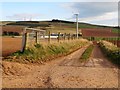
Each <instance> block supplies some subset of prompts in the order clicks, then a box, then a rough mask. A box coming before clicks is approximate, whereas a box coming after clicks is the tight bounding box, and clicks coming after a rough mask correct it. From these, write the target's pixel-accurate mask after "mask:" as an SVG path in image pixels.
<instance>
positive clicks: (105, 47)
mask: <svg viewBox="0 0 120 90" xmlns="http://www.w3.org/2000/svg"><path fill="white" fill-rule="evenodd" d="M99 45H100V47H101V49H102V51H103V52H104V53H105V54H106V56H107V57H108V58H109V59H110V60H111V61H112V62H113V63H114V64H116V65H118V66H119V67H120V48H118V47H117V46H115V45H114V44H112V43H110V42H107V41H101V42H100V43H99Z"/></svg>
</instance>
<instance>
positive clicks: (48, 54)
mask: <svg viewBox="0 0 120 90" xmlns="http://www.w3.org/2000/svg"><path fill="white" fill-rule="evenodd" d="M87 44H89V42H88V41H87V40H84V39H79V40H72V41H67V42H60V43H52V44H48V45H42V44H36V45H34V47H28V48H27V49H26V50H25V52H24V53H21V52H16V53H14V54H13V55H12V56H11V57H12V58H14V59H8V60H9V61H18V62H19V61H20V62H32V63H33V62H41V61H47V60H51V59H53V58H56V57H58V56H62V55H67V54H69V53H71V52H73V51H75V50H77V49H79V48H81V47H83V46H85V45H87Z"/></svg>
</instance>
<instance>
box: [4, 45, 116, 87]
mask: <svg viewBox="0 0 120 90" xmlns="http://www.w3.org/2000/svg"><path fill="white" fill-rule="evenodd" d="M85 48H86V47H84V48H82V49H80V50H78V51H75V52H74V53H72V54H70V55H68V56H66V57H61V58H58V59H56V60H52V61H50V62H46V63H44V64H42V65H36V64H29V65H26V64H20V63H15V62H5V61H3V88H118V69H117V67H115V66H114V65H112V64H111V63H110V62H109V61H108V60H107V59H106V58H105V57H104V55H103V54H102V53H101V51H100V49H99V48H98V46H97V45H95V48H94V50H93V52H92V55H91V58H90V60H88V61H87V62H85V63H80V59H79V58H80V56H81V54H82V53H83V51H84V50H85Z"/></svg>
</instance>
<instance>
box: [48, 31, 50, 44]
mask: <svg viewBox="0 0 120 90" xmlns="http://www.w3.org/2000/svg"><path fill="white" fill-rule="evenodd" d="M48 43H50V31H49V32H48Z"/></svg>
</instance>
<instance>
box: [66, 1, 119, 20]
mask: <svg viewBox="0 0 120 90" xmlns="http://www.w3.org/2000/svg"><path fill="white" fill-rule="evenodd" d="M67 7H69V8H70V9H71V10H73V12H74V11H75V12H76V11H77V12H78V13H79V17H80V18H88V17H96V16H101V15H104V14H106V13H111V12H117V11H118V3H117V2H75V3H73V4H70V5H69V3H68V4H67Z"/></svg>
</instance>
